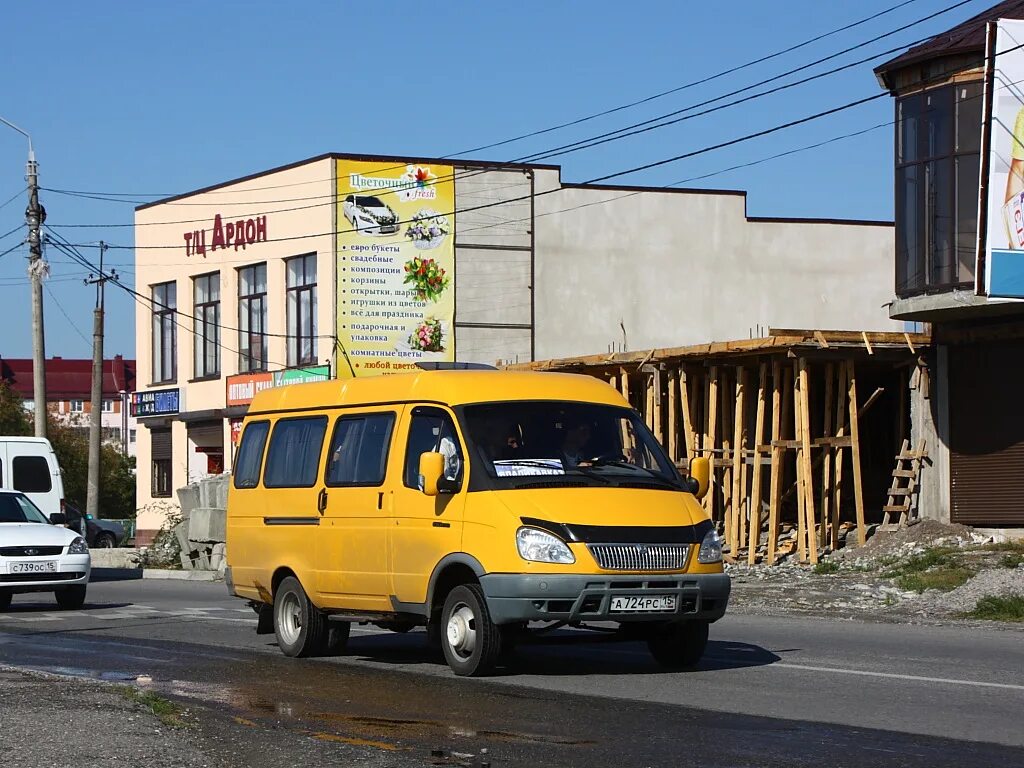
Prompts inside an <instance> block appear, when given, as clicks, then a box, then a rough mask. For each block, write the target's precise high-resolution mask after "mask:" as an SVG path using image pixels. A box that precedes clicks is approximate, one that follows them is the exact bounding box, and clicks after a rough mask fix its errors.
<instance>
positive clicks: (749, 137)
mask: <svg viewBox="0 0 1024 768" xmlns="http://www.w3.org/2000/svg"><path fill="white" fill-rule="evenodd" d="M886 96H888V94H887V93H884V92H883V93H878V94H875V95H873V96H868V97H866V98H862V99H857V100H856V101H851V102H848V103H846V104H842V105H840V106H838V107H833V108H831V109H827V110H824V111H822V112H817V113H814V114H811V115H807V116H805V117H802V118H799V119H797V120H791V121H789V122H787V123H782V124H780V125H776V126H773V127H771V128H766V129H764V130H761V131H756V132H754V133H749V134H745V135H743V136H740V137H738V138H735V139H732V140H730V141H726V142H721V143H719V144H714V145H712V146H709V147H704V148H701V149H696V150H693V151H692V152H687V153H685V154H682V155H677V156H675V157H672V158H668V159H666V160H660V161H657V162H654V163H647V164H644V165H641V166H635V167H632V168H627V169H625V170H622V171H617V172H615V173H609V174H605V175H604V176H599V177H596V178H594V179H589V180H587V181H584V182H582V185H584V186H585V185H587V184H595V183H597V182H600V181H607V180H609V179H614V178H619V177H621V176H628V175H630V174H633V173H637V172H639V171H642V170H647V169H648V168H653V167H656V166H659V165H665V164H667V163H672V162H676V161H678V160H682V159H686V158H690V157H696V156H698V155H702V154H706V153H708V152H713V151H715V150H718V149H722V148H724V147H728V146H734V145H736V144H741V143H743V142H746V141H750V140H752V139H756V138H760V137H762V136H767V135H769V134H772V133H776V132H778V131H781V130H784V129H787V128H793V127H795V126H797V125H802V124H804V123H809V122H813V121H814V120H819V119H821V118H822V117H828V116H829V115H834V114H838V113H840V112H843V111H845V110H848V109H852V108H854V107H858V106H860V105H862V104H866V103H868V102H871V101H875V100H877V99H880V98H883V97H886ZM561 190H562V187H552V188H551V189H547V190H542V191H540V192H535V193H533V194H528V195H522V196H519V197H513V198H508V199H506V200H501V201H496V202H490V203H482V204H480V205H475V206H469V207H466V208H459V209H456V210H454V211H448V212H446V213H444V214H441V215H443V216H454V215H457V214H465V213H472V212H473V211H479V210H486V209H488V208H494V207H496V206H499V205H508V204H509V203H514V202H519V201H522V200H529V199H531V198H533V199H536V198H538V197H544V196H546V195H550V194H553V193H555V192H560V191H561ZM398 223H399V224H406V223H408V221H400V222H398ZM48 228H49V227H48ZM51 231H52V230H51ZM356 231H358V230H356V229H354V228H350V229H339V230H331V231H328V232H318V233H313V234H305V235H292V236H290V237H277V238H268V239H267V240H265V241H262V242H289V241H293V240H309V239H313V238H317V237H329V236H332V235H336V234H345V233H348V232H356ZM109 247H110V248H116V249H118V250H136V251H141V250H167V249H175V248H181V247H182V245H181V244H180V243H175V244H173V245H144V246H138V245H135V246H132V245H111V246H109Z"/></svg>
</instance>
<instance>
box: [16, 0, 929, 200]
mask: <svg viewBox="0 0 1024 768" xmlns="http://www.w3.org/2000/svg"><path fill="white" fill-rule="evenodd" d="M914 2H917V0H903V1H902V2H899V3H897V4H895V5H892V6H889V7H888V8H885V9H883V10H881V11H878V12H876V13H873V14H871V15H869V16H866V17H864V18H861V19H858V20H857V21H854V22H851V23H848V24H845V25H843V26H841V27H837V28H835V29H832V30H829V31H828V32H823V33H821V34H819V35H816V36H814V37H811V38H809V39H807V40H803V41H802V42H799V43H796V44H795V45H791V46H789V47H788V48H783V49H781V50H778V51H775V52H774V53H770V54H767V55H765V56H761V57H760V58H757V59H752V60H751V61H748V62H745V63H743V64H739V65H736V66H733V67H730V68H728V69H724V70H722V71H720V72H716V73H715V74H712V75H707V76H705V77H702V78H700V79H698V80H693V81H691V82H688V83H685V84H683V85H680V86H676V87H674V88H670V89H668V90H665V91H661V92H660V93H655V94H653V95H651V96H647V97H645V98H642V99H639V100H637V101H632V102H628V103H626V104H620V105H618V106H615V107H611V108H608V109H605V110H602V111H599V112H595V113H593V114H589V115H586V116H584V117H581V118H576V119H574V120H570V121H568V122H565V123H560V124H558V125H553V126H549V127H547V128H541V129H538V130H534V131H530V132H528V133H524V134H521V135H519V136H514V137H512V138H510V139H502V140H500V141H497V142H493V143H491V144H486V145H481V146H479V147H472V148H470V149H463V150H460V151H458V152H452V153H449V154H447V155H443V156H442V159H444V158H455V157H461V156H462V155H468V154H471V153H473V152H481V151H483V150H486V149H494V148H495V147H500V146H505V145H507V144H512V143H515V142H518V141H523V140H525V139H530V138H534V137H536V136H541V135H544V134H547V133H552V132H554V131H558V130H562V129H564V128H569V127H572V126H576V125H579V124H581V123H585V122H588V121H590V120H595V119H597V118H600V117H606V116H607V115H611V114H615V113H617V112H621V111H623V110H626V109H631V108H632V107H637V106H641V105H643V104H647V103H649V102H651V101H655V100H657V99H660V98H663V97H665V96H669V95H671V94H674V93H678V92H680V91H684V90H688V89H690V88H694V87H696V86H700V85H704V84H706V83H709V82H712V81H714V80H718V79H720V78H722V77H725V76H727V75H731V74H734V73H736V72H739V71H742V70H744V69H748V68H750V67H752V66H756V65H757V64H763V63H764V62H766V61H770V60H771V59H775V58H778V57H780V56H784V55H785V54H787V53H792V52H793V51H796V50H799V49H801V48H805V47H807V46H809V45H812V44H814V43H817V42H820V41H821V40H824V39H826V38H828V37H831V36H833V35H837V34H839V33H842V32H846V31H849V30H851V29H854V28H855V27H859V26H862V25H864V24H867V23H869V22H871V21H874V20H875V19H878V18H881V17H882V16H885V15H887V14H890V13H892V12H894V11H897V10H899V9H900V8H903V7H904V6H907V5H911V4H912V3H914ZM405 165H406V164H405V163H402V164H401V165H396V166H394V167H393V168H383V169H380V170H378V171H376V173H384V172H387V171H389V170H399V169H401V168H403V167H404V166H405ZM329 181H332V179H323V180H317V181H299V182H292V183H289V184H275V185H269V186H263V187H252V188H250V189H249V190H247V191H248V192H257V191H264V190H268V189H283V188H286V187H294V186H301V185H305V184H319V183H326V182H329ZM47 191H50V192H57V193H60V194H72V195H83V196H84V195H95V196H98V197H97V199H103V197H100V196H107V197H156V198H160V197H175V196H177V195H179V194H182V193H178V192H138V193H130V192H94V191H82V190H68V189H53V188H47ZM211 193H214V194H230V193H231V191H229V190H211ZM18 194H21V193H20V192H19V193H18ZM186 194H187V193H186ZM114 202H125V203H135V204H143V203H141V202H137V201H133V200H132V201H129V200H117V201H114Z"/></svg>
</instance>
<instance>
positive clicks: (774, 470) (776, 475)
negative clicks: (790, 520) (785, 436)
mask: <svg viewBox="0 0 1024 768" xmlns="http://www.w3.org/2000/svg"><path fill="white" fill-rule="evenodd" d="M790 395H791V391H790V389H789V366H785V367H783V365H782V363H781V362H779V361H777V360H775V361H772V465H771V480H770V487H769V491H768V553H767V555H766V556H765V562H766V563H767V564H768V565H773V564H774V563H775V554H776V550H777V549H778V546H779V512H780V507H781V506H782V479H783V472H785V463H784V462H783V457H784V456H785V455H786V454H785V449H784V448H783V447H782V446H781V445H778V442H779V441H780V440H782V428H783V425H784V424H786V423H787V422H788V421H789V405H790V402H791V399H790Z"/></svg>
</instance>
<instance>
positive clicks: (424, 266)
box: [402, 256, 450, 301]
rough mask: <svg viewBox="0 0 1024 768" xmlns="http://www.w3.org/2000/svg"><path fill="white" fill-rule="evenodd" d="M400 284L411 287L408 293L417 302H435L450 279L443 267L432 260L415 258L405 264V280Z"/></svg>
mask: <svg viewBox="0 0 1024 768" xmlns="http://www.w3.org/2000/svg"><path fill="white" fill-rule="evenodd" d="M402 282H403V283H404V284H405V285H410V286H412V289H411V291H410V292H411V293H412V294H413V295H414V296H415V297H416V299H417V300H419V301H437V300H438V299H439V298H440V297H441V294H442V293H443V292H444V289H445V288H447V287H448V283H449V282H450V278H449V277H448V273H447V272H445V269H444V267H442V266H441V265H440V264H438V263H437V262H436V261H435V260H434V259H422V258H420V257H419V256H417V257H416V258H414V259H410V260H409V261H407V262H406V263H405V279H404V280H403V281H402Z"/></svg>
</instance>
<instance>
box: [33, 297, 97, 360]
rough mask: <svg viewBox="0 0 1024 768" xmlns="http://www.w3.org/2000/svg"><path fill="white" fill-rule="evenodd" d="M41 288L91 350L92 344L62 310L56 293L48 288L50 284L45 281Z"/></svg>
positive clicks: (62, 307)
mask: <svg viewBox="0 0 1024 768" xmlns="http://www.w3.org/2000/svg"><path fill="white" fill-rule="evenodd" d="M43 288H45V289H46V292H47V293H48V294H49V295H50V299H51V300H52V301H53V303H54V304H56V305H57V309H58V310H60V313H61V314H62V315H64V319H65V320H67V321H68V325H70V326H71V327H72V329H74V331H75V333H77V334H78V336H79V337H80V338H81V339H82V341H84V342H85V345H86V347H88V348H89V349H90V350H92V344H90V343H89V340H88V339H87V338H85V334H83V333H82V331H81V329H80V328H79V327H78V323H76V322H75V321H74V320H72V319H71V318H70V317H69V316H68V313H67V312H65V311H64V306H63V305H62V304H61V303H60V301H58V299H57V295H56V294H55V293H54V292H53V291H51V290H50V286H49V285H48V284H47V283H46V282H44V283H43Z"/></svg>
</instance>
